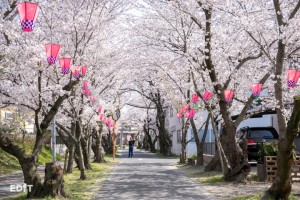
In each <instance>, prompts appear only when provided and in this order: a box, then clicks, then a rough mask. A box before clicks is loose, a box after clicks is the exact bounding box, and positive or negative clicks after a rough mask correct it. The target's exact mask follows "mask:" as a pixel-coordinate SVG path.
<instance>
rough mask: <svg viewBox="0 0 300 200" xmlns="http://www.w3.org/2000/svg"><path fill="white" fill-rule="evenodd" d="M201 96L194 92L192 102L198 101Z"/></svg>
mask: <svg viewBox="0 0 300 200" xmlns="http://www.w3.org/2000/svg"><path fill="white" fill-rule="evenodd" d="M198 99H199V96H198V95H197V94H192V102H193V104H195V103H197V101H198Z"/></svg>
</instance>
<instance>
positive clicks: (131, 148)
mask: <svg viewBox="0 0 300 200" xmlns="http://www.w3.org/2000/svg"><path fill="white" fill-rule="evenodd" d="M134 142H135V140H133V139H132V138H130V140H129V142H128V145H129V153H128V158H129V157H130V158H132V157H133V146H134Z"/></svg>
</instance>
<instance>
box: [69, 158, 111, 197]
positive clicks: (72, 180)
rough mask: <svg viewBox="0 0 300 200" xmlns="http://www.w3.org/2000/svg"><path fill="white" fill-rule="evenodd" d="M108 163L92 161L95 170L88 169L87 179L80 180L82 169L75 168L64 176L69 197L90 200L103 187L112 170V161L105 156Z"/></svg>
mask: <svg viewBox="0 0 300 200" xmlns="http://www.w3.org/2000/svg"><path fill="white" fill-rule="evenodd" d="M105 159H106V160H107V161H108V162H107V163H92V164H91V165H92V169H93V170H87V171H86V173H87V180H79V177H80V171H79V170H77V169H76V170H74V171H73V173H72V174H67V175H65V176H64V179H65V189H66V193H67V195H68V199H72V200H89V199H92V197H93V196H94V195H95V193H96V192H97V191H98V190H99V188H100V187H101V185H102V183H103V181H104V177H105V176H106V174H108V172H110V166H111V162H110V161H109V160H111V159H108V158H105Z"/></svg>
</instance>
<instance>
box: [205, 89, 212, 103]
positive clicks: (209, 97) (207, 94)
mask: <svg viewBox="0 0 300 200" xmlns="http://www.w3.org/2000/svg"><path fill="white" fill-rule="evenodd" d="M212 96H213V95H212V93H210V92H208V91H205V92H204V94H203V101H208V100H209V99H211V98H212Z"/></svg>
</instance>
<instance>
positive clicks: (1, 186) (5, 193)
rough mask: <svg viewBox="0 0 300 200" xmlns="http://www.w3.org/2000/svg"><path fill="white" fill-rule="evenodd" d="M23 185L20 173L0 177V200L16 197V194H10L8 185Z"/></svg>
mask: <svg viewBox="0 0 300 200" xmlns="http://www.w3.org/2000/svg"><path fill="white" fill-rule="evenodd" d="M23 183H24V180H23V174H22V172H18V173H14V174H9V175H3V176H0V199H5V198H7V197H9V196H13V195H16V194H17V193H16V192H10V185H13V184H23Z"/></svg>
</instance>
